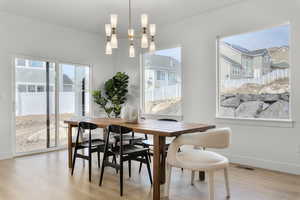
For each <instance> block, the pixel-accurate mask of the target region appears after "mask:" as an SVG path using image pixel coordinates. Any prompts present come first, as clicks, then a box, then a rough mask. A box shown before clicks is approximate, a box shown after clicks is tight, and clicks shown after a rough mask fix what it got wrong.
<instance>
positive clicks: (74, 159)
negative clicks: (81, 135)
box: [71, 148, 77, 176]
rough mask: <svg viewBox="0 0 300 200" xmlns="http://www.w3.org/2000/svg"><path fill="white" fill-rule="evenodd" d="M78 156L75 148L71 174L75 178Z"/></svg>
mask: <svg viewBox="0 0 300 200" xmlns="http://www.w3.org/2000/svg"><path fill="white" fill-rule="evenodd" d="M76 156H77V149H76V148H75V150H74V155H73V162H72V172H71V175H72V176H73V173H74V168H75V161H76Z"/></svg>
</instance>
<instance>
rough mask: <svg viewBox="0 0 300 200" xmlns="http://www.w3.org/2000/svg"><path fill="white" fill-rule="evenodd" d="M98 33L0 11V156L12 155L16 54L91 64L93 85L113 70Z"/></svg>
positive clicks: (108, 75) (97, 83)
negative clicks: (13, 85) (13, 57)
mask: <svg viewBox="0 0 300 200" xmlns="http://www.w3.org/2000/svg"><path fill="white" fill-rule="evenodd" d="M103 43H104V38H103V37H102V36H101V35H96V34H89V33H85V32H79V31H76V30H73V29H69V28H65V27H60V26H57V25H53V24H47V23H45V22H40V21H35V20H33V19H29V18H24V17H20V16H13V15H9V14H6V13H0V111H1V112H0V127H1V129H0V159H1V158H7V157H11V156H12V152H13V151H12V150H13V146H12V145H13V142H12V134H14V132H13V129H12V127H13V124H12V123H13V122H12V118H13V92H14V90H13V88H12V83H13V70H14V67H13V65H12V56H13V55H16V54H20V55H28V56H36V57H45V58H50V59H56V60H61V61H65V62H73V63H79V64H91V65H93V86H94V88H96V87H98V86H99V85H100V84H102V82H103V81H104V80H106V79H107V78H109V77H110V76H111V74H112V72H113V65H112V58H111V57H109V56H105V55H104V53H103V52H104V44H103Z"/></svg>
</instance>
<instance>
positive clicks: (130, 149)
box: [99, 125, 152, 196]
mask: <svg viewBox="0 0 300 200" xmlns="http://www.w3.org/2000/svg"><path fill="white" fill-rule="evenodd" d="M131 132H132V130H131V129H129V128H126V127H123V126H119V125H110V126H109V127H108V133H107V135H106V139H105V148H104V157H103V160H102V167H101V175H100V182H99V186H101V185H102V180H103V174H104V169H105V167H108V166H109V167H113V168H115V169H116V170H119V171H120V195H121V196H122V195H123V163H124V162H126V161H128V169H129V176H130V175H131V161H132V160H135V161H138V162H141V163H145V164H146V165H147V169H148V174H149V179H150V182H151V184H152V175H151V169H150V161H149V158H148V150H149V149H148V148H143V147H138V146H136V145H134V144H132V143H126V144H124V140H123V137H124V138H126V135H127V134H130V133H131ZM112 134H114V135H113V136H114V137H116V136H117V138H118V142H116V143H115V145H114V146H111V145H109V139H110V136H111V135H112ZM109 155H113V156H116V157H118V158H119V162H110V161H109V159H108V156H109Z"/></svg>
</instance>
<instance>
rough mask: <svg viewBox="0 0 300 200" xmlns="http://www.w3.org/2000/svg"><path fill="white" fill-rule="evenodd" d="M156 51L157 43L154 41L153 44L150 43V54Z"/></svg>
mask: <svg viewBox="0 0 300 200" xmlns="http://www.w3.org/2000/svg"><path fill="white" fill-rule="evenodd" d="M155 50H156V48H155V43H154V41H151V42H150V45H149V52H150V53H154V52H155Z"/></svg>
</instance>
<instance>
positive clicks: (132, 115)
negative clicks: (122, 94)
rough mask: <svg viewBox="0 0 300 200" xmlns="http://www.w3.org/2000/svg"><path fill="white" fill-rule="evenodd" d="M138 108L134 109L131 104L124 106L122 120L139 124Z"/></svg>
mask: <svg viewBox="0 0 300 200" xmlns="http://www.w3.org/2000/svg"><path fill="white" fill-rule="evenodd" d="M138 116H139V112H138V108H136V107H133V106H131V105H129V104H126V105H125V106H123V108H122V111H121V118H122V119H124V120H125V121H126V122H128V123H138Z"/></svg>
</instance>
